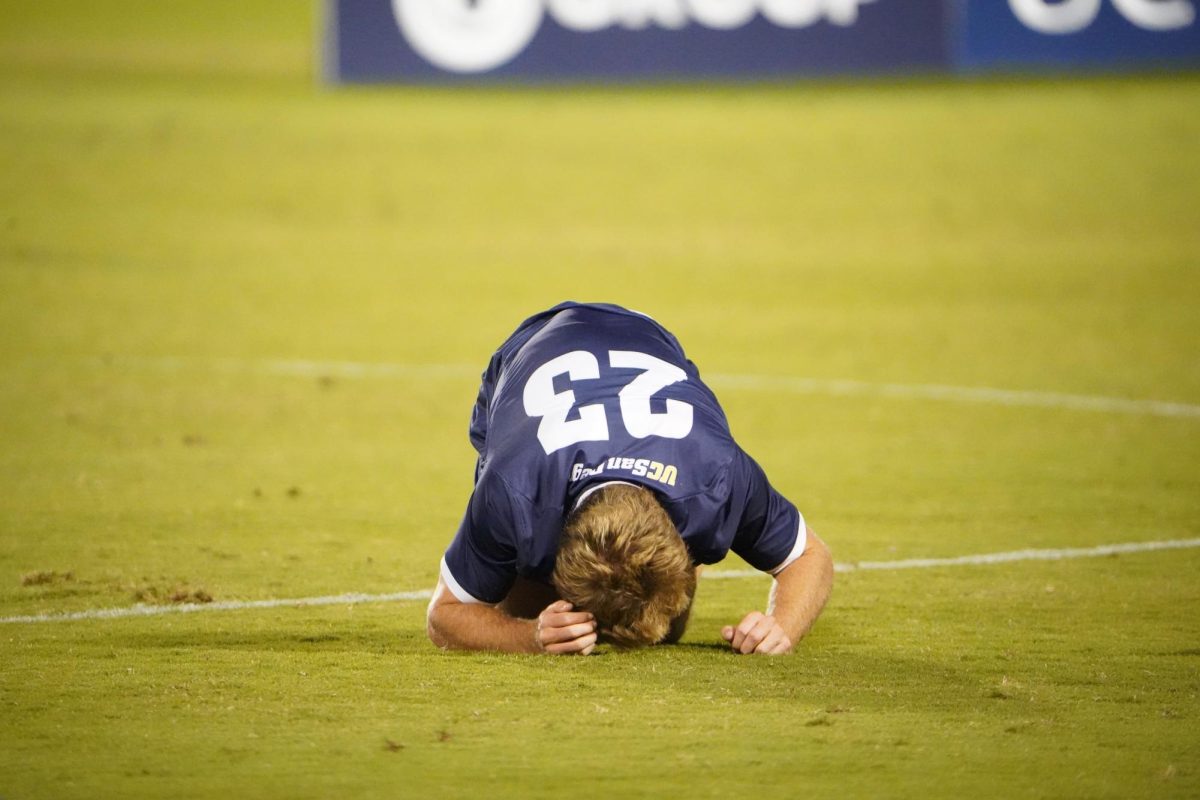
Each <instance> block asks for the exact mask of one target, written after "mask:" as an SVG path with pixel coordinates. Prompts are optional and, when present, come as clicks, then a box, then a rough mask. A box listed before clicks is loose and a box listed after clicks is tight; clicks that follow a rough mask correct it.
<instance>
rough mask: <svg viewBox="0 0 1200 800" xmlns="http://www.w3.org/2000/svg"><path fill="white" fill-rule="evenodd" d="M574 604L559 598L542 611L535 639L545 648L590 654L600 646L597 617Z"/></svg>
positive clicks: (547, 650)
mask: <svg viewBox="0 0 1200 800" xmlns="http://www.w3.org/2000/svg"><path fill="white" fill-rule="evenodd" d="M573 608H574V606H572V605H571V604H570V603H568V602H567V601H566V600H556V601H555V602H553V603H551V604H550V605H548V606H546V608H545V610H543V611H542V613H541V614H538V618H537V634H536V639H535V641H536V642H537V646H538V648H539V649H540V650H541V651H542V652H544V653H552V654H554V655H573V654H578V655H581V656H586V655H588V654H590V653H591V652H592V651H593V650H595V649H596V618H595V617H593V616H592V615H591V614H590V613H589V612H587V611H573V610H572V609H573Z"/></svg>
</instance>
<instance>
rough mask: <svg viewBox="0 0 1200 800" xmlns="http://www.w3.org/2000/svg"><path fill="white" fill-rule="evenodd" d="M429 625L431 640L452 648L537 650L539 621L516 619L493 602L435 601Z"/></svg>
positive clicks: (438, 644) (519, 651) (524, 651)
mask: <svg viewBox="0 0 1200 800" xmlns="http://www.w3.org/2000/svg"><path fill="white" fill-rule="evenodd" d="M426 629H427V631H428V633H429V638H430V640H431V641H432V642H433V643H434V644H435V645H437V646H438V647H442V648H445V649H448V650H497V651H500V652H505V653H537V652H540V650H541V648H540V647H539V646H538V643H537V638H536V637H537V623H536V621H534V620H528V619H516V618H514V617H510V616H509V615H507V614H505V613H504V612H503V611H501V610H499V609H497V608H493V607H492V606H485V605H479V604H476V603H453V604H443V605H434V606H433V607H431V608H430V610H429V616H428V617H427V620H426Z"/></svg>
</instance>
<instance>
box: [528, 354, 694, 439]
mask: <svg viewBox="0 0 1200 800" xmlns="http://www.w3.org/2000/svg"><path fill="white" fill-rule="evenodd" d="M608 365H609V367H611V368H613V369H637V370H641V371H642V372H641V374H640V375H638V376H637V377H635V378H634V379H633V380H632V381H630V382H629V383H628V384H626V385H625V387H624V388H623V389H621V391H620V393H619V395H618V396H619V398H620V401H621V422H622V423H623V424H624V425H625V430H627V431H629V435H630V436H633V437H634V438H636V439H644V438H646V437H647V436H662V437H664V438H667V439H682V438H684V437H685V436H687V435H688V434H689V433H691V430H692V412H693V409H692V406H691V404H690V403H685V402H683V401H682V400H667V404H666V411H662V412H658V413H655V412H654V411H652V410H651V408H650V399H651V398H652V397H653V396H654V394H655V393H656V392H660V391H662V390H663V389H664V388H666V387H668V386H670V385H671V384H673V383H679V382H680V381H686V380H687V373H686V372H684V371H683V370H682V369H680V368H679V367H677V366H675V365H674V364H671V363H668V362H666V361H663V360H662V359H661V358H655V357H654V356H651V355H647V354H646V353H638V352H636V351H633V350H609V351H608ZM563 374H565V375H567V377H568V378H570V379H571V380H572V381H586V380H595V379H597V378H599V377H600V360H599V359H598V358H596V356H595V355H593V354H592V353H589V352H588V351H586V350H572V351H571V352H570V353H564V354H563V355H561V356H559V357H558V358H553V359H551V360H549V361H547V362H546V363H545V364H542V365H541V366H540V367H538V368H537V369H535V370H534V371H533V374H532V375H530V376H529V380H528V381H526V382H525V395H524V401H525V413H526V414H528V415H529V416H530V417H533V418H535V419H538V418H540V419H541V423H540V424H539V425H538V432H537V437H538V441H539V442H541V443H542V449H544V450H545V451H546V454H547V455H549V454H550V453H553V452H554V451H555V450H561V449H562V448H564V447H570V446H571V445H573V444H578V443H580V442H604V441H608V438H609V435H608V417H607V415H606V414H605V413H604V405H603V404H602V403H592V404H589V405H586V406H580V407H579V417H578V418H577V419H572V420H568V419H567V415H569V414H570V413H571V409H572V408H574V407H575V391H574V390H573V389H565V390H564V391H561V392H556V391H554V379H555V378H556V377H558V376H559V375H563Z"/></svg>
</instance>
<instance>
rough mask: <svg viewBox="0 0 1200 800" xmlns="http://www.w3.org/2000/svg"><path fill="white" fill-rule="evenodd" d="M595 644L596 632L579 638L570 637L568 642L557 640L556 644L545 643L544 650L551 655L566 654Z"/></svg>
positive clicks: (577, 651) (578, 651)
mask: <svg viewBox="0 0 1200 800" xmlns="http://www.w3.org/2000/svg"><path fill="white" fill-rule="evenodd" d="M595 644H596V634H594V633H589V634H588V635H586V636H583V637H580V638H579V639H572V640H571V641H569V642H558V643H557V644H550V645H546V652H547V653H551V654H553V655H567V654H568V653H580V652H583V651H584V650H587V649H588V647H590V646H594V645H595Z"/></svg>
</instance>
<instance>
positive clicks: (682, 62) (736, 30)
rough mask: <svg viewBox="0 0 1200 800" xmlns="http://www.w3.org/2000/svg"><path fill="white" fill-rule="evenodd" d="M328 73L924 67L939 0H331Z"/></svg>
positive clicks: (485, 77) (806, 71) (416, 77)
mask: <svg viewBox="0 0 1200 800" xmlns="http://www.w3.org/2000/svg"><path fill="white" fill-rule="evenodd" d="M328 13H329V20H328V28H327V33H326V35H327V48H326V64H325V71H326V75H327V76H328V77H329V78H330V79H332V80H334V81H343V82H378V81H392V80H402V81H426V82H448V81H462V80H466V81H469V82H481V81H489V80H497V79H498V80H505V81H512V80H517V81H523V82H528V81H564V80H570V81H580V80H624V81H630V80H675V79H697V78H711V77H726V78H730V77H731V78H771V77H780V76H788V75H832V74H840V73H857V74H868V73H869V74H878V73H889V72H931V71H940V70H944V69H945V68H946V67H947V64H948V51H947V42H946V37H945V29H946V22H947V20H946V11H945V6H944V4H943V3H942V2H940V0H935V1H934V2H930V1H929V0H332V4H331V6H330V7H329V9H328Z"/></svg>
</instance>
